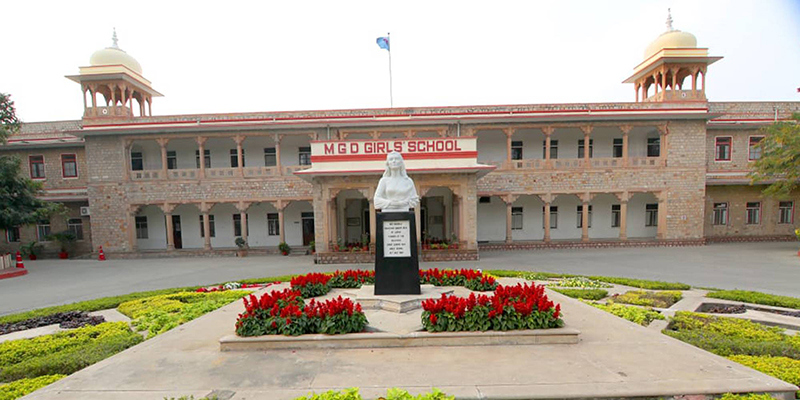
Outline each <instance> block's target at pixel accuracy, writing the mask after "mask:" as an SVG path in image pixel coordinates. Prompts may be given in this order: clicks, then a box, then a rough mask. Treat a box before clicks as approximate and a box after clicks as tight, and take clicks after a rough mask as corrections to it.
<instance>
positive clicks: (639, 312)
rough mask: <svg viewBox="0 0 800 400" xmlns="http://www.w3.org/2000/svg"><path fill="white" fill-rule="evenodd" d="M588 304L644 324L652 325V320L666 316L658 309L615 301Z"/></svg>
mask: <svg viewBox="0 0 800 400" xmlns="http://www.w3.org/2000/svg"><path fill="white" fill-rule="evenodd" d="M586 304H589V305H591V306H593V307H596V308H599V309H601V310H603V311H606V312H608V313H611V314H614V315H616V316H618V317H620V318H624V319H627V320H628V321H631V322H633V323H637V324H639V325H642V326H647V325H650V323H651V322H653V321H655V320H657V319H662V320H663V319H664V316H663V315H661V313H659V312H658V311H654V310H648V309H645V308H641V307H633V306H624V305H622V304H615V303H609V304H601V303H595V302H586Z"/></svg>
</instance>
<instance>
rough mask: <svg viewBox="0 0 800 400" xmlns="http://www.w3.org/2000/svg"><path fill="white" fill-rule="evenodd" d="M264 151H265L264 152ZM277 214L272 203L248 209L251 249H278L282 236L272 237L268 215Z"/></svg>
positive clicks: (258, 204) (248, 238) (248, 239)
mask: <svg viewBox="0 0 800 400" xmlns="http://www.w3.org/2000/svg"><path fill="white" fill-rule="evenodd" d="M262 151H263V150H262ZM273 213H274V214H277V213H278V210H276V209H275V207H273V206H272V204H270V203H257V204H253V205H251V206H250V208H248V209H247V226H248V228H249V230H250V234H249V235H248V237H247V241H248V242H249V243H250V247H277V246H278V244H279V243H280V235H270V234H269V228H268V223H267V214H273Z"/></svg>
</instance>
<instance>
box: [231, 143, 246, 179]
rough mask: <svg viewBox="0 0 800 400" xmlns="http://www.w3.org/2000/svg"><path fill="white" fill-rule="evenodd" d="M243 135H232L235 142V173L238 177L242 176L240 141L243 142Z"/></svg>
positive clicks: (242, 157) (242, 158)
mask: <svg viewBox="0 0 800 400" xmlns="http://www.w3.org/2000/svg"><path fill="white" fill-rule="evenodd" d="M244 138H245V137H244V136H241V135H237V136H234V138H233V141H234V142H236V166H237V169H236V173H237V174H238V175H239V176H240V177H244V162H243V161H244V155H243V154H242V142H244Z"/></svg>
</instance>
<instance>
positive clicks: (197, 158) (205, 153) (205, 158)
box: [194, 149, 211, 168]
mask: <svg viewBox="0 0 800 400" xmlns="http://www.w3.org/2000/svg"><path fill="white" fill-rule="evenodd" d="M194 161H195V163H196V164H197V168H200V150H195V151H194ZM203 161H204V164H205V166H206V168H211V150H205V149H204V150H203Z"/></svg>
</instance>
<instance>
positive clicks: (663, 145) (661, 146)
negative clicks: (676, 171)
mask: <svg viewBox="0 0 800 400" xmlns="http://www.w3.org/2000/svg"><path fill="white" fill-rule="evenodd" d="M668 133H669V127H668V126H667V124H664V125H660V126H659V127H658V158H659V163H660V164H661V166H662V167H666V166H667V134H668Z"/></svg>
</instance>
